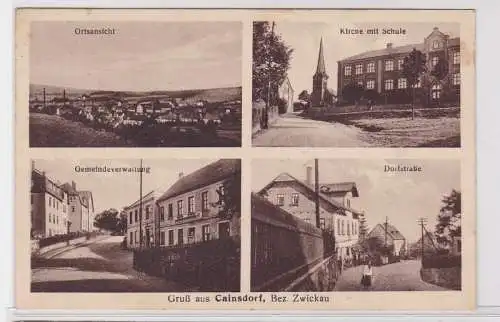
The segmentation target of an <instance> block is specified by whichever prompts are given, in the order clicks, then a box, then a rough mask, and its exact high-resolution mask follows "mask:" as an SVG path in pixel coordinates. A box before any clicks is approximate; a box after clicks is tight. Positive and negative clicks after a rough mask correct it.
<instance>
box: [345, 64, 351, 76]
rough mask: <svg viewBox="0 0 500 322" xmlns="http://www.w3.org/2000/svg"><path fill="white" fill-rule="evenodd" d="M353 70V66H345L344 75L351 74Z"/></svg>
mask: <svg viewBox="0 0 500 322" xmlns="http://www.w3.org/2000/svg"><path fill="white" fill-rule="evenodd" d="M351 73H352V70H351V66H345V67H344V76H351Z"/></svg>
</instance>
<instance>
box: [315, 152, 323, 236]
mask: <svg viewBox="0 0 500 322" xmlns="http://www.w3.org/2000/svg"><path fill="white" fill-rule="evenodd" d="M318 163H319V162H318V159H314V191H315V197H316V227H318V228H320V227H321V224H320V215H319V213H320V212H319V168H318Z"/></svg>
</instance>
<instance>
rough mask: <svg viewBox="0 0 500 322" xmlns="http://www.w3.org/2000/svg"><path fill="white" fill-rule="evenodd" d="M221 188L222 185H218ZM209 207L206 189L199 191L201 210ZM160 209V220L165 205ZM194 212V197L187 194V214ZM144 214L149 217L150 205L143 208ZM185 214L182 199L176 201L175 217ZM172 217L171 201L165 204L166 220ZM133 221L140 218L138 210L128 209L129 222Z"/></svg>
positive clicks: (161, 219)
mask: <svg viewBox="0 0 500 322" xmlns="http://www.w3.org/2000/svg"><path fill="white" fill-rule="evenodd" d="M220 189H222V186H221V187H220ZM208 209H209V203H208V191H204V192H202V193H201V210H202V211H207V210H208ZM159 211H160V221H165V207H164V206H161V207H160V208H159ZM194 213H195V197H194V196H189V197H188V199H187V215H188V216H189V215H192V214H194ZM145 215H146V220H148V219H149V217H150V215H152V208H151V207H150V206H147V207H146V209H145ZM184 215H185V208H184V200H182V199H181V200H178V201H177V219H182V218H183V217H184ZM173 219H174V206H173V204H172V203H169V204H168V206H167V220H173ZM134 220H135V222H138V221H139V220H140V218H139V211H138V210H137V209H136V210H135V211H130V213H129V223H130V224H132V223H134Z"/></svg>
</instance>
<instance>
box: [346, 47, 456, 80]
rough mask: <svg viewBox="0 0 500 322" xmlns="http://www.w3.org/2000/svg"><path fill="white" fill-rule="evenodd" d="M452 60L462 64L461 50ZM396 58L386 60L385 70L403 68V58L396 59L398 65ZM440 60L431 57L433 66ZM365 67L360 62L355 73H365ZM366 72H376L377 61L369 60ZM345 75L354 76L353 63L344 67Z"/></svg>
mask: <svg viewBox="0 0 500 322" xmlns="http://www.w3.org/2000/svg"><path fill="white" fill-rule="evenodd" d="M452 61H453V64H454V65H459V64H460V52H459V51H454V52H453V54H452ZM394 62H395V61H394V60H392V59H387V60H385V61H384V71H386V72H389V71H393V70H395V69H394V68H395V67H396V69H397V70H402V69H403V63H404V60H403V59H398V60H396V63H397V65H396V66H395V65H394ZM438 62H439V57H438V56H434V57H432V59H431V65H432V67H434V66H436V64H437V63H438ZM363 67H364V64H362V63H359V64H355V65H354V73H355V75H362V74H363ZM366 73H367V74H369V73H375V62H369V63H367V64H366ZM344 76H352V66H351V65H346V66H345V67H344Z"/></svg>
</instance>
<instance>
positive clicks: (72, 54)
mask: <svg viewBox="0 0 500 322" xmlns="http://www.w3.org/2000/svg"><path fill="white" fill-rule="evenodd" d="M76 27H80V28H92V27H94V28H101V27H110V28H114V29H115V30H116V33H115V35H76V34H75V31H74V30H75V28H76ZM30 46H31V47H30V64H31V68H30V83H32V84H44V85H56V86H66V87H74V88H82V89H87V88H88V89H99V90H131V91H146V90H175V89H199V88H216V87H232V86H241V50H242V26H241V23H240V22H144V21H143V22H99V23H92V22H85V23H83V22H34V23H33V24H32V28H31V44H30Z"/></svg>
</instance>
